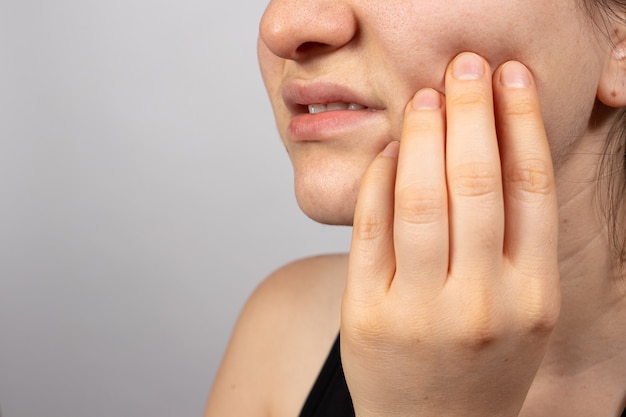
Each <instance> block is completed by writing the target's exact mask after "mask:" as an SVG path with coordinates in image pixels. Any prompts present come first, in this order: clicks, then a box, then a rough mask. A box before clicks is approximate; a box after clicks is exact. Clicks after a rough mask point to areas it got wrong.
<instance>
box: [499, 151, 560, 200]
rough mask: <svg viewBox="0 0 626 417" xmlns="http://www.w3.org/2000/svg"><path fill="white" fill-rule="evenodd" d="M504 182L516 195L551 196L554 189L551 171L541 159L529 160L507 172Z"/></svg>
mask: <svg viewBox="0 0 626 417" xmlns="http://www.w3.org/2000/svg"><path fill="white" fill-rule="evenodd" d="M504 181H505V184H507V186H509V188H510V189H511V191H513V192H514V193H519V194H520V196H521V195H524V194H540V195H547V194H551V193H552V191H553V189H554V182H553V180H552V174H551V169H550V167H549V165H548V164H547V163H546V162H545V161H543V160H540V159H527V160H525V161H520V162H517V163H515V164H513V165H512V166H511V167H509V168H508V169H506V170H505V173H504Z"/></svg>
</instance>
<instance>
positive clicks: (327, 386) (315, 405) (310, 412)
mask: <svg viewBox="0 0 626 417" xmlns="http://www.w3.org/2000/svg"><path fill="white" fill-rule="evenodd" d="M300 417H354V408H353V407H352V399H351V398H350V391H348V385H347V384H346V378H345V376H344V375H343V368H342V367H341V355H340V353H339V336H337V339H335V343H334V344H333V347H332V349H331V350H330V353H329V354H328V357H327V358H326V362H325V363H324V366H323V367H322V370H321V372H320V374H319V375H318V377H317V381H315V385H313V389H311V392H310V393H309V397H308V398H307V400H306V402H305V403H304V407H303V408H302V411H301V412H300ZM622 417H626V410H624V412H623V413H622Z"/></svg>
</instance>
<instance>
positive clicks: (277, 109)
mask: <svg viewBox="0 0 626 417" xmlns="http://www.w3.org/2000/svg"><path fill="white" fill-rule="evenodd" d="M608 46H609V41H608V40H607V39H606V38H605V37H603V36H602V35H598V33H597V28H596V26H594V23H593V22H592V20H591V18H590V17H589V15H588V13H587V11H586V10H585V9H584V8H583V7H582V6H581V5H580V4H579V1H578V0H549V1H546V0H442V1H422V0H384V1H383V0H309V1H304V2H303V1H297V0H272V1H271V2H270V4H269V6H268V8H267V10H266V12H265V15H264V16H263V19H262V21H261V26H260V37H259V45H258V49H259V61H260V65H261V71H262V74H263V79H264V82H265V85H266V88H267V91H268V93H269V97H270V100H271V102H272V106H273V109H274V113H275V116H276V121H277V125H278V130H279V132H280V135H281V137H282V140H283V142H284V144H285V147H286V149H287V151H288V153H289V156H290V158H291V160H292V163H293V166H294V173H295V188H296V196H297V199H298V202H299V204H300V206H301V208H302V209H303V210H304V212H305V213H306V214H308V215H309V216H310V217H312V218H313V219H315V220H318V221H321V222H324V223H331V224H350V223H351V221H352V215H353V210H354V204H355V200H356V196H357V192H358V189H359V185H360V181H361V178H362V175H363V173H364V172H365V170H366V169H367V167H368V166H369V164H370V162H371V161H372V160H373V159H374V157H375V156H376V154H377V153H378V152H380V151H381V150H382V149H383V147H384V146H385V145H386V144H387V143H389V142H390V141H392V140H398V139H399V137H400V129H401V126H402V118H403V112H404V108H405V106H406V104H407V102H408V101H409V100H410V99H411V97H412V96H413V94H414V93H415V92H416V91H417V90H418V89H420V88H423V87H433V88H436V89H438V90H440V91H442V92H444V93H445V89H444V86H443V76H444V71H445V68H446V66H447V64H448V63H449V62H450V61H451V60H452V58H453V57H455V56H456V55H457V54H458V53H460V52H462V51H471V52H476V53H478V54H480V55H482V56H483V57H485V58H486V59H487V60H488V61H489V62H490V64H491V66H492V69H494V70H495V68H496V67H497V66H498V65H500V64H502V63H504V62H505V61H508V60H511V59H515V60H518V61H521V62H522V63H524V64H526V65H527V66H528V67H529V68H530V70H531V71H532V72H533V74H534V76H535V79H536V82H537V85H538V88H539V93H540V96H541V101H542V111H543V114H544V119H545V124H546V129H547V132H548V136H549V138H550V142H551V147H552V152H553V157H554V160H555V164H556V168H557V172H558V168H559V164H560V163H561V161H563V160H564V157H565V156H566V155H568V154H569V153H571V151H572V149H573V147H575V146H577V145H576V143H577V139H578V141H579V140H580V138H581V137H583V136H584V135H585V133H586V131H587V126H588V122H589V117H590V114H591V112H592V108H593V105H594V101H595V95H596V89H597V87H598V82H599V79H600V77H601V74H602V72H603V68H604V65H605V62H606V56H607V55H609V53H610V52H609V48H608ZM309 108H310V110H309ZM310 111H311V112H312V113H314V114H310V113H309V112H310Z"/></svg>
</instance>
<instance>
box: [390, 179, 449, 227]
mask: <svg viewBox="0 0 626 417" xmlns="http://www.w3.org/2000/svg"><path fill="white" fill-rule="evenodd" d="M396 210H397V216H398V218H400V219H401V220H403V221H405V222H407V223H410V224H429V223H434V222H437V221H439V220H440V219H441V216H442V214H443V213H444V211H445V210H446V195H445V194H444V193H443V192H442V190H439V189H434V188H421V187H419V186H416V185H410V186H405V187H402V188H400V189H398V190H397V191H396Z"/></svg>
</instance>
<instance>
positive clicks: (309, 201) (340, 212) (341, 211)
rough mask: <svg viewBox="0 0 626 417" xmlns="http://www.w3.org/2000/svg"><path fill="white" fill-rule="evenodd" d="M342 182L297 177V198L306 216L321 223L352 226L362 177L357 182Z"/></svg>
mask: <svg viewBox="0 0 626 417" xmlns="http://www.w3.org/2000/svg"><path fill="white" fill-rule="evenodd" d="M338 180H339V179H338V178H328V177H326V178H324V179H322V178H321V177H319V176H316V177H314V178H310V177H309V178H298V177H296V182H295V192H296V199H297V201H298V205H299V206H300V209H301V210H302V211H303V212H304V214H306V215H307V216H308V217H309V218H311V219H312V220H314V221H316V222H318V223H322V224H328V225H341V226H352V220H353V218H354V207H355V205H356V199H357V195H358V192H359V184H360V178H359V179H358V180H356V181H338Z"/></svg>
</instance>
